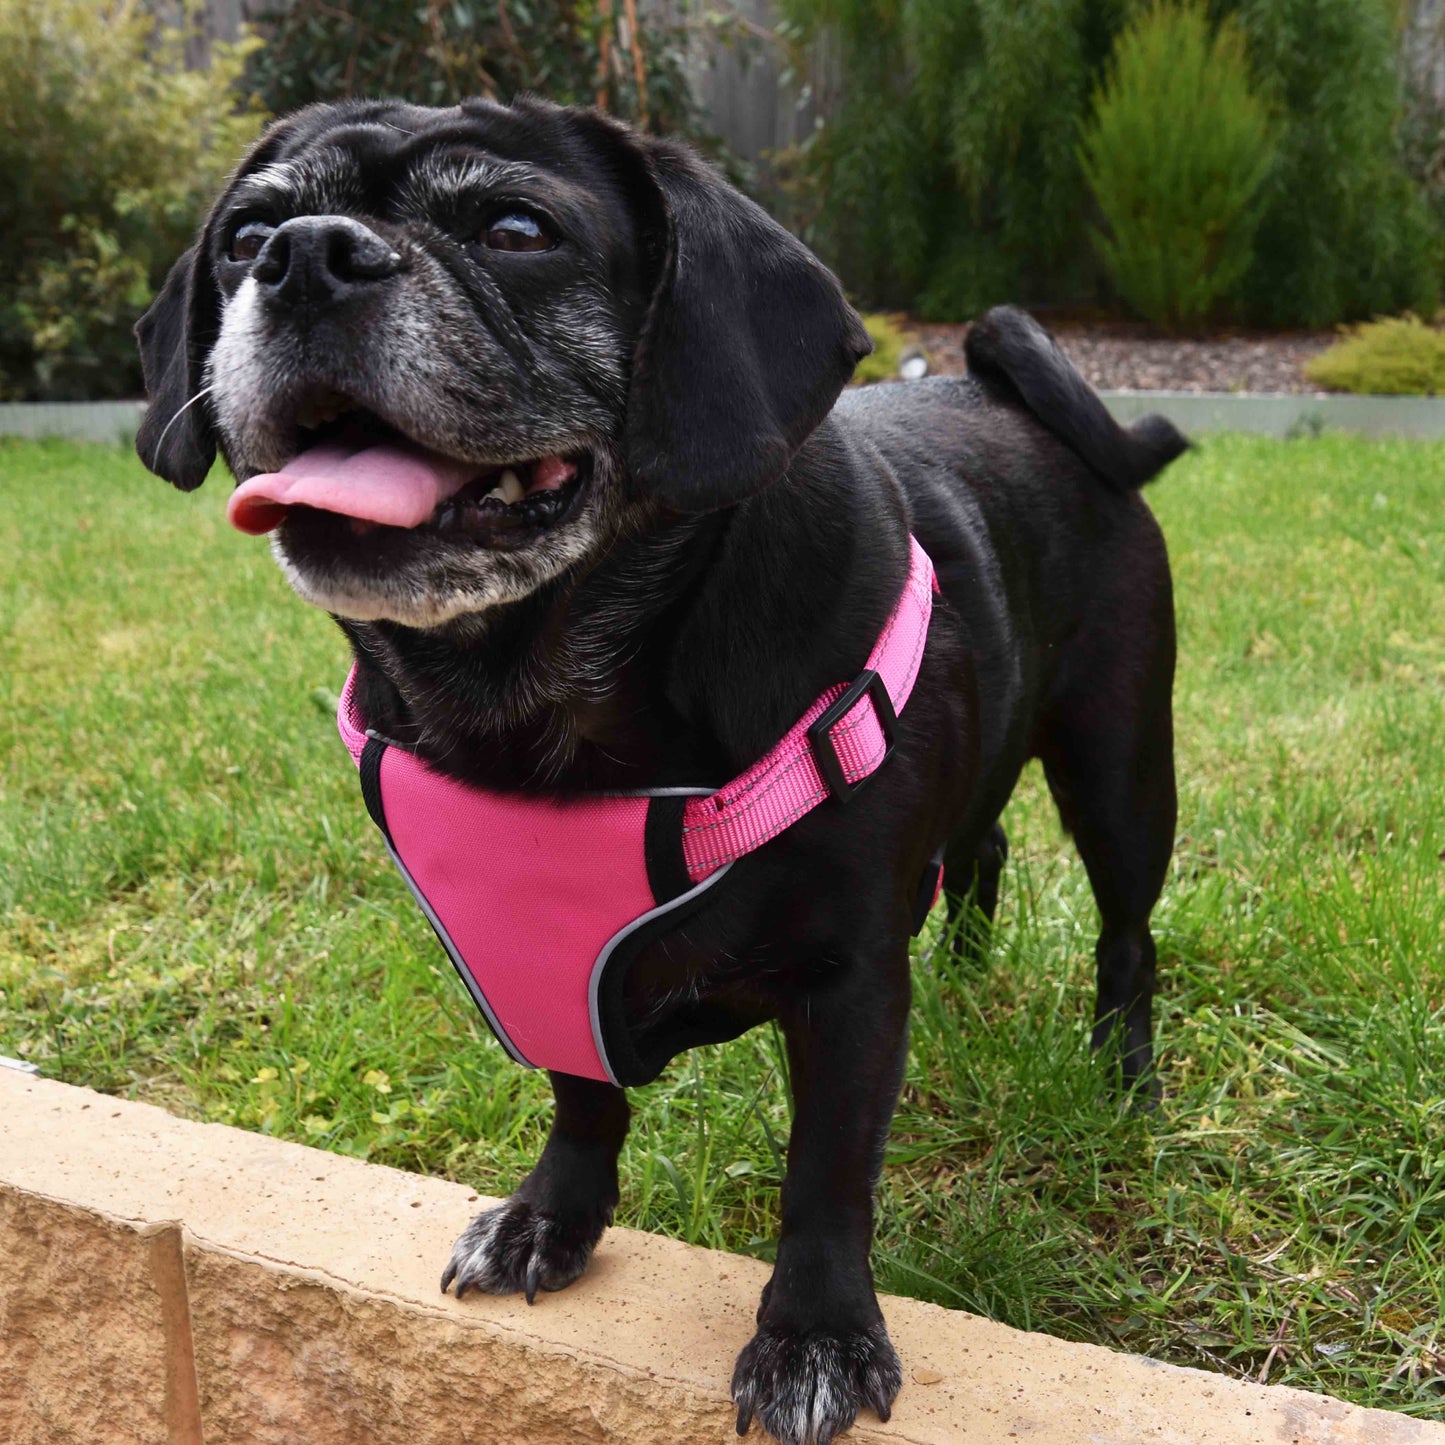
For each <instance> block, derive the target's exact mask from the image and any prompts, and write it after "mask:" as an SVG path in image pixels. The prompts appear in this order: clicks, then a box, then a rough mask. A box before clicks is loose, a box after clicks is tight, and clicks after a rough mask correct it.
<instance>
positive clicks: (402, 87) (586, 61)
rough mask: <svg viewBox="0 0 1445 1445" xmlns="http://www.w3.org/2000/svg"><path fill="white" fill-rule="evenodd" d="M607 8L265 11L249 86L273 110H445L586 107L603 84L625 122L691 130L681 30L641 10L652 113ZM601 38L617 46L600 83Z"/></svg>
mask: <svg viewBox="0 0 1445 1445" xmlns="http://www.w3.org/2000/svg"><path fill="white" fill-rule="evenodd" d="M611 12H612V20H611V21H610V22H608V21H605V20H604V18H603V10H602V7H600V6H599V5H597V4H596V3H595V0H590V3H589V0H583V3H582V4H580V5H579V4H577V3H576V0H527V3H525V4H516V5H511V4H509V3H508V0H465V3H453V4H445V5H440V4H429V5H420V4H418V3H417V0H287V3H277V4H273V5H272V6H271V7H270V8H269V9H267V10H266V11H265V12H263V14H262V15H261V17H260V20H259V24H260V27H261V30H262V33H263V34H264V35H265V37H266V43H265V45H264V46H263V47H262V48H261V49H259V50H258V51H257V52H256V53H255V54H254V55H253V56H252V57H251V62H250V65H249V67H248V69H247V72H246V82H247V84H248V85H249V86H251V87H252V88H254V89H255V90H256V92H257V93H258V94H259V95H260V96H261V98H262V99H263V100H264V101H265V103H266V105H267V107H268V108H269V109H271V110H273V111H275V112H276V113H277V114H280V113H282V112H283V111H287V110H292V109H294V108H295V107H296V106H300V105H308V104H310V103H311V102H312V101H318V100H342V99H346V98H347V97H350V96H358V95H359V96H372V95H395V96H400V97H402V98H403V99H405V100H410V101H413V102H415V103H416V104H418V105H444V106H445V105H455V104H456V103H457V102H458V101H459V100H462V99H464V98H466V97H469V96H491V97H493V98H495V99H502V100H506V99H508V98H510V97H511V96H512V95H514V94H515V93H516V92H518V91H523V90H530V91H536V92H538V93H539V94H542V95H545V96H546V97H547V98H548V99H549V100H555V101H557V102H559V103H562V104H584V105H590V104H592V102H593V101H594V99H595V98H596V96H597V94H598V91H599V88H600V89H601V91H602V92H603V97H604V99H605V100H606V102H607V105H608V108H609V109H611V110H614V111H616V112H617V113H618V114H620V115H623V116H626V117H627V118H628V119H631V120H637V119H639V118H643V119H645V120H646V122H647V123H648V124H649V125H651V126H652V127H653V128H655V129H658V130H664V131H669V132H673V133H676V132H683V133H691V134H695V133H696V132H697V129H698V114H697V110H696V107H695V106H694V104H693V101H692V97H691V93H690V92H689V90H688V87H687V82H686V78H685V76H684V73H683V56H684V49H685V45H686V35H685V33H684V31H683V30H682V29H681V28H679V27H676V26H671V25H667V24H663V23H661V22H660V21H659V20H658V19H657V18H656V17H655V13H654V15H651V16H647V15H646V13H645V12H644V15H645V18H644V19H643V22H642V24H641V27H640V28H641V31H642V35H641V56H642V62H643V64H642V81H643V84H642V91H645V105H644V104H643V103H642V101H643V96H642V94H641V93H640V91H639V87H638V84H637V80H636V57H635V56H634V54H633V52H632V50H631V48H630V47H624V46H623V45H622V44H621V43H620V42H621V38H622V34H623V33H624V32H622V31H621V29H620V22H621V20H622V17H623V16H624V14H625V7H624V4H623V0H615V3H614V4H613V5H612V7H611ZM604 31H605V32H606V33H607V35H608V39H609V45H608V55H607V64H606V66H605V67H603V68H602V70H601V72H600V75H601V84H600V87H599V59H600V54H599V51H600V42H601V40H602V36H603V34H604ZM644 110H645V112H646V114H645V116H644V115H643V112H644Z"/></svg>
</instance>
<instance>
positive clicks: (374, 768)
mask: <svg viewBox="0 0 1445 1445" xmlns="http://www.w3.org/2000/svg"><path fill="white" fill-rule="evenodd" d="M385 752H386V744H385V743H384V742H382V740H381V739H380V738H371V737H369V738H367V740H366V746H365V747H364V748H362V750H361V762H360V764H359V765H358V766H359V767H360V770H361V800H362V802H364V803H365V804H366V811H367V812H368V813H370V814H371V821H372V822H373V823H375V824H376V826H377V827H378V828H380V829H381V831H382V832H383V833H384V834H385V835H386V841H387V842H388V843H390V842H391V829H390V828H388V827H387V826H386V808H385V806H384V805H383V804H382V801H381V759H382V756H383V755H384V754H385Z"/></svg>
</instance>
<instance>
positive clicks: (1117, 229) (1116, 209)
mask: <svg viewBox="0 0 1445 1445" xmlns="http://www.w3.org/2000/svg"><path fill="white" fill-rule="evenodd" d="M1274 158H1275V148H1274V142H1273V137H1272V135H1271V132H1270V124H1269V117H1268V114H1267V112H1266V109H1265V106H1264V103H1263V102H1262V101H1261V100H1260V99H1259V97H1258V96H1257V95H1256V94H1255V92H1254V90H1253V88H1252V87H1251V83H1250V75H1249V62H1248V60H1247V58H1246V55H1245V47H1244V35H1243V33H1242V32H1241V30H1240V29H1239V27H1238V25H1237V24H1235V23H1234V22H1232V21H1229V20H1226V21H1225V22H1224V23H1223V24H1222V25H1221V26H1220V27H1219V28H1218V29H1217V30H1216V31H1214V32H1213V33H1211V27H1210V24H1209V17H1208V15H1207V14H1206V13H1205V10H1204V7H1203V6H1202V5H1201V4H1199V3H1187V4H1183V5H1175V4H1167V3H1161V4H1155V5H1152V6H1151V7H1150V8H1149V9H1147V10H1145V11H1143V12H1142V13H1141V15H1140V16H1139V18H1138V19H1137V20H1135V21H1134V23H1133V24H1132V25H1130V26H1129V28H1128V29H1127V30H1125V31H1124V33H1123V34H1122V35H1121V36H1120V37H1119V40H1118V42H1117V44H1116V45H1115V47H1114V57H1113V59H1112V60H1111V61H1110V63H1109V67H1108V70H1107V71H1106V74H1105V79H1104V83H1103V84H1102V85H1101V86H1100V88H1099V90H1098V91H1097V92H1096V94H1095V98H1094V109H1093V114H1092V116H1091V117H1090V120H1089V124H1088V126H1087V128H1086V130H1085V132H1084V139H1083V142H1082V145H1081V147H1080V161H1081V164H1082V166H1083V170H1084V176H1085V178H1086V179H1087V181H1088V183H1089V187H1090V190H1091V191H1092V193H1093V197H1094V201H1095V204H1096V205H1097V206H1098V208H1099V211H1100V213H1101V214H1102V216H1103V218H1104V221H1105V222H1106V224H1107V228H1108V229H1107V231H1101V230H1098V229H1095V230H1094V231H1093V240H1094V244H1095V246H1096V247H1097V249H1098V252H1099V254H1100V256H1101V257H1102V259H1103V261H1104V265H1105V266H1106V268H1107V269H1108V272H1109V276H1110V278H1111V280H1112V281H1113V283H1114V286H1115V288H1116V289H1117V291H1118V293H1119V294H1120V295H1121V296H1122V297H1123V298H1124V300H1125V301H1127V302H1128V303H1129V305H1130V306H1131V307H1133V308H1134V310H1135V311H1137V312H1138V313H1139V314H1140V315H1141V316H1143V317H1144V318H1145V319H1146V320H1148V321H1152V322H1153V323H1154V324H1155V325H1156V326H1161V327H1165V328H1168V329H1171V330H1175V329H1179V328H1182V327H1188V326H1193V325H1197V324H1198V323H1199V322H1201V321H1204V320H1205V319H1207V318H1208V317H1209V315H1210V314H1211V312H1213V311H1214V310H1215V309H1216V308H1217V307H1218V305H1219V303H1220V302H1221V301H1222V300H1223V299H1224V298H1225V297H1227V296H1229V295H1231V294H1232V293H1233V292H1234V290H1235V288H1236V287H1237V286H1238V284H1239V282H1240V280H1241V279H1242V278H1243V276H1244V274H1245V272H1246V271H1247V270H1248V269H1249V266H1250V262H1251V261H1252V260H1253V255H1254V251H1253V242H1254V233H1255V230H1256V228H1257V226H1258V224H1259V219H1260V212H1259V208H1258V206H1257V204H1256V201H1257V198H1258V196H1259V192H1260V188H1261V186H1262V185H1263V184H1264V180H1265V177H1266V176H1267V175H1268V174H1269V171H1270V169H1271V167H1272V166H1273V164H1274Z"/></svg>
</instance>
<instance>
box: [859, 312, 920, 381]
mask: <svg viewBox="0 0 1445 1445" xmlns="http://www.w3.org/2000/svg"><path fill="white" fill-rule="evenodd" d="M863 326H864V328H865V329H866V330H867V332H868V336H869V338H870V340H871V341H872V342H873V350H872V351H871V352H870V353H869V354H868V355H867V356H865V357H864V358H863V360H862V361H860V362H859V363H858V365H857V367H856V368H855V369H854V371H853V382H854V385H856V386H863V385H866V384H867V383H868V382H870V381H895V380H897V377H898V367H899V365H900V364H901V363H902V361H903V353H904V352H905V351H906V350H907V349H908V346H909V344H910V342H911V340H912V338H911V337H910V336H909V335H908V333H907V332H906V331H905V330H904V329H903V327H902V326H901V325H900V324H899V321H898V318H897V317H894V316H885V315H883V314H882V313H881V312H871V313H870V314H868V315H866V316H864V318H863Z"/></svg>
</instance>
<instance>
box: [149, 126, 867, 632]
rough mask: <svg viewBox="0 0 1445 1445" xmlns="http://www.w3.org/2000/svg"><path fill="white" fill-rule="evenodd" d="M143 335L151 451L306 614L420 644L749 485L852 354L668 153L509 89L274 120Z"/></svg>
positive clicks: (781, 250) (732, 201)
mask: <svg viewBox="0 0 1445 1445" xmlns="http://www.w3.org/2000/svg"><path fill="white" fill-rule="evenodd" d="M137 335H138V336H139V339H140V348H141V358H142V364H143V367H144V371H145V378H146V386H147V390H148V392H149V394H150V399H151V405H150V407H149V409H148V410H147V412H146V416H145V420H144V423H143V425H142V427H141V431H140V435H139V438H138V441H137V448H138V450H139V452H140V454H141V457H142V459H143V460H144V461H145V463H146V465H147V466H148V467H149V468H150V469H151V470H152V471H154V472H156V473H158V474H159V475H161V476H163V477H165V478H167V479H168V480H169V481H172V482H174V483H175V484H176V485H177V486H178V487H181V488H183V489H186V490H189V489H191V488H193V487H197V486H199V485H200V483H201V482H202V480H203V479H204V478H205V475H206V473H207V471H208V470H209V469H210V466H211V464H212V462H213V461H214V460H215V456H216V452H217V450H218V449H219V450H220V452H221V453H222V455H223V456H224V457H225V459H226V461H227V462H228V464H229V465H230V467H231V470H232V471H233V472H234V473H235V475H236V477H237V478H238V479H239V481H240V486H238V488H237V490H236V491H235V492H234V493H233V495H232V498H231V504H230V515H231V518H232V521H233V522H235V524H236V525H237V526H239V527H241V528H242V529H243V530H246V531H251V532H270V533H271V534H272V544H273V547H274V549H275V552H276V555H277V557H278V560H279V561H280V562H281V565H282V567H283V568H284V569H285V571H286V574H287V576H288V578H289V579H290V581H291V583H292V585H293V586H294V587H295V588H296V590H297V591H298V592H299V593H300V594H301V595H302V596H303V597H304V598H306V599H307V600H308V601H310V602H314V603H316V604H317V605H319V606H321V607H324V608H326V609H327V610H328V611H332V612H335V613H337V614H338V615H341V616H344V617H348V618H352V619H355V620H359V621H367V620H373V619H378V618H388V619H391V620H393V621H395V622H400V623H403V624H406V625H410V626H415V627H430V626H436V625H439V624H441V623H444V622H447V621H449V620H450V619H452V618H455V617H458V616H461V615H463V614H468V613H475V612H479V611H481V610H483V609H485V608H487V607H490V606H494V605H496V604H497V603H500V602H506V601H510V600H513V599H516V598H519V597H522V596H525V595H527V594H528V593H530V592H532V591H534V590H535V589H536V588H537V587H539V586H541V585H542V584H543V583H545V582H547V581H548V580H550V579H552V578H554V577H557V576H559V575H560V574H562V573H563V572H565V571H566V570H567V569H568V568H571V567H575V566H577V565H578V564H581V563H586V562H587V561H588V560H590V559H592V558H594V557H596V556H597V555H599V554H600V553H601V552H602V551H604V550H605V549H606V548H607V547H609V546H610V545H611V544H612V542H613V541H614V540H615V539H616V537H617V536H618V535H619V534H620V533H621V532H622V530H623V529H626V528H630V527H635V526H636V525H637V524H638V521H639V518H640V517H642V516H645V515H646V514H647V513H648V512H649V511H656V510H658V509H661V510H664V511H670V512H701V511H710V510H713V509H716V508H719V507H725V506H728V505H731V504H733V503H735V502H738V501H740V500H741V499H742V498H744V497H747V496H749V495H751V494H752V493H754V492H757V491H758V490H760V489H761V488H763V487H765V486H767V485H768V484H769V483H770V482H772V481H774V480H776V479H777V478H778V477H779V476H781V475H782V473H783V471H784V470H785V468H786V467H787V464H788V461H789V459H790V458H791V456H792V455H793V453H794V452H795V451H796V449H797V448H798V446H799V445H800V444H801V443H802V441H803V439H804V438H805V437H806V436H807V435H808V433H809V432H810V431H811V430H812V429H813V428H814V427H815V426H817V424H818V423H819V422H820V421H821V420H822V418H823V417H824V416H825V415H826V414H827V412H828V410H829V409H830V407H831V406H832V404H833V402H834V400H835V399H836V398H837V395H838V392H839V391H840V389H841V388H842V386H843V384H844V383H845V382H846V380H847V379H848V376H849V375H850V373H851V372H852V369H853V366H854V364H855V362H856V361H857V359H858V358H859V357H860V356H862V355H865V354H866V353H867V351H868V349H869V342H868V339H867V335H866V333H865V332H864V330H863V328H862V325H861V323H860V322H859V320H858V317H857V316H856V315H855V314H854V312H853V311H852V309H851V308H850V307H849V306H848V304H847V302H846V301H845V300H844V298H843V295H842V292H841V291H840V289H839V287H838V284H837V282H836V281H835V280H834V278H833V276H832V275H831V274H830V273H829V272H828V271H827V270H826V269H825V268H824V267H823V266H821V265H820V264H819V263H818V262H817V261H816V260H815V259H814V258H813V256H812V255H811V254H810V253H809V252H808V251H807V249H806V248H805V247H803V246H802V245H801V244H799V243H798V242H797V241H796V240H795V239H794V238H793V237H792V236H790V235H789V234H788V233H787V232H786V231H785V230H783V229H782V227H780V226H778V225H777V224H776V223H775V222H773V221H772V220H770V219H769V218H768V216H767V215H766V214H765V213H764V212H762V211H761V210H759V209H758V207H756V206H755V205H753V204H752V203H751V202H750V201H748V200H746V199H744V198H743V197H742V196H741V195H739V194H738V193H737V192H736V191H734V190H733V189H732V188H731V187H729V186H728V185H726V184H725V183H724V182H723V181H722V180H720V179H719V178H718V177H717V176H716V175H715V174H714V173H713V172H712V171H711V170H710V169H709V168H707V167H706V166H705V165H703V164H702V163H701V162H700V161H699V160H697V159H696V157H694V156H693V155H692V154H691V152H689V151H687V150H686V149H685V148H683V147H680V146H678V145H676V144H673V143H669V142H663V141H656V140H651V139H648V138H646V137H643V136H639V135H637V134H636V133H634V132H632V131H630V130H628V129H627V128H626V127H624V126H621V125H619V124H617V123H615V122H613V121H610V120H609V119H607V118H606V117H605V116H601V115H598V114H596V113H594V112H590V111H578V110H567V109H563V108H560V107H556V106H552V105H549V104H546V103H544V102H540V101H533V100H527V101H521V102H518V103H516V104H514V105H513V106H510V107H504V106H499V105H493V104H490V103H485V102H477V103H469V104H466V105H463V106H462V107H460V108H459V109H456V110H424V109H419V108H416V107H413V106H407V105H402V104H399V103H389V102H365V103H349V104H345V105H337V106H318V107H312V108H311V109H308V110H305V111H302V112H300V113H298V114H297V115H295V116H293V117H290V118H289V119H286V120H282V121H280V122H278V123H277V124H276V125H274V126H273V127H272V128H271V129H270V130H269V131H268V132H267V134H266V135H265V136H264V137H263V138H262V140H261V141H260V143H259V144H258V145H257V146H256V148H255V149H254V150H253V151H252V152H251V154H250V155H249V156H248V157H247V158H246V160H245V161H244V163H243V164H242V165H241V167H240V169H239V170H238V172H237V173H236V176H235V177H234V179H233V180H232V182H231V184H230V185H229V187H228V188H227V190H226V192H225V193H224V195H222V196H221V198H220V200H219V201H218V202H217V203H216V205H215V207H214V209H213V210H212V212H211V215H210V217H209V219H208V220H207V222H206V224H205V225H204V227H203V228H202V230H201V234H200V236H199V237H198V239H197V241H196V244H195V245H194V246H193V247H192V249H191V250H190V251H188V252H187V253H186V255H184V256H183V257H182V258H181V259H180V261H178V262H177V264H176V266H175V268H174V269H173V271H172V272H171V274H170V277H169V278H168V280H167V281H166V284H165V287H164V288H163V290H162V291H161V294H160V295H159V296H158V297H157V299H156V301H155V303H154V305H153V306H152V307H151V309H150V310H149V311H148V312H147V313H146V315H145V316H144V317H143V318H142V320H141V322H140V324H139V326H138V327H137Z"/></svg>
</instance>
